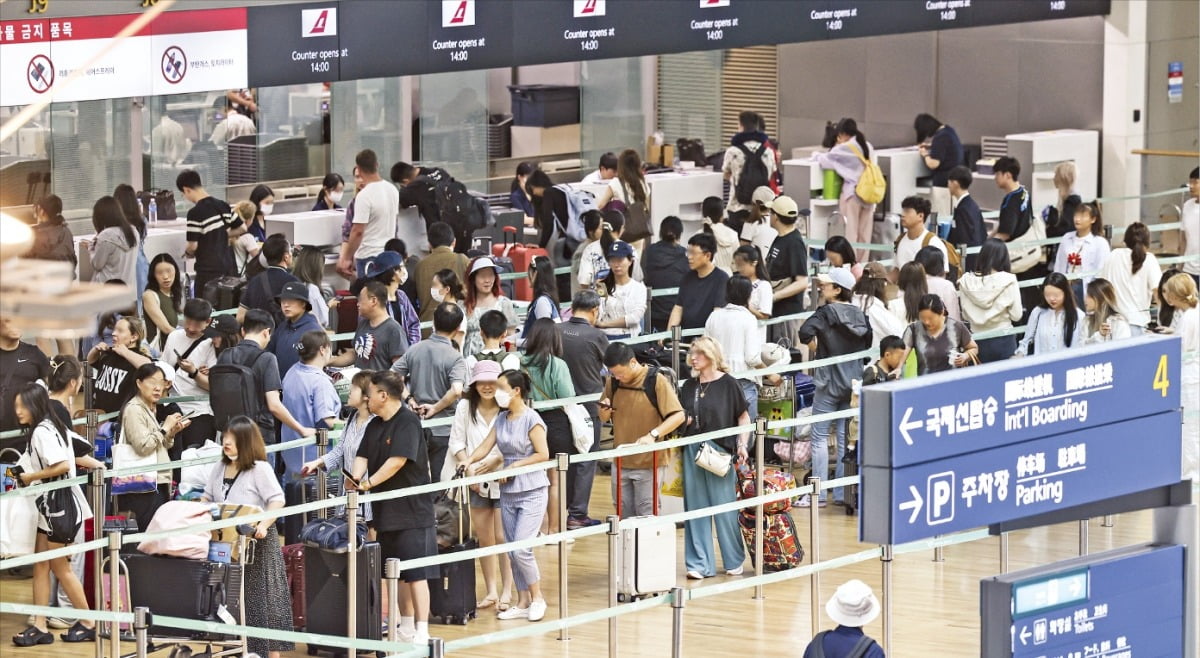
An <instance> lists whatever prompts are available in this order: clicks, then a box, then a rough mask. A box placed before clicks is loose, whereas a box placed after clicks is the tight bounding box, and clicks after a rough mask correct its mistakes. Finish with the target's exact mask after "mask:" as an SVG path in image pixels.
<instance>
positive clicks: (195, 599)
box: [124, 553, 242, 640]
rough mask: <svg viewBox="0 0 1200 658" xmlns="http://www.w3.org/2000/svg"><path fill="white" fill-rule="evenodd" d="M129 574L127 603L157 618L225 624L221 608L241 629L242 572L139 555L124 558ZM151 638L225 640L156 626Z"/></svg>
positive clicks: (204, 562) (233, 566)
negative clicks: (145, 608)
mask: <svg viewBox="0 0 1200 658" xmlns="http://www.w3.org/2000/svg"><path fill="white" fill-rule="evenodd" d="M124 560H125V564H126V566H127V567H128V568H129V600H130V602H131V603H132V604H133V606H134V607H138V606H145V607H147V608H149V609H150V610H151V612H153V613H154V615H155V619H157V618H158V617H159V616H170V617H183V618H185V619H196V620H200V621H214V622H220V623H224V622H223V621H222V620H221V619H220V618H219V617H218V616H217V611H218V610H219V609H220V607H221V606H222V605H224V606H225V608H226V609H227V610H228V611H229V614H231V615H233V618H234V620H235V621H237V622H238V623H241V619H242V617H241V594H242V566H241V565H240V564H226V563H223V562H209V561H207V560H187V559H184V558H178V557H166V556H161V555H145V554H142V553H137V554H133V555H127V556H125V557H124ZM150 635H152V636H157V637H181V638H189V639H197V640H222V639H227V638H229V637H231V636H229V635H220V634H217V635H210V634H205V633H198V632H195V631H189V630H184V629H180V628H171V627H169V626H163V625H160V624H155V625H153V626H151V627H150Z"/></svg>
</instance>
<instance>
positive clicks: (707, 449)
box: [692, 380, 733, 478]
mask: <svg viewBox="0 0 1200 658" xmlns="http://www.w3.org/2000/svg"><path fill="white" fill-rule="evenodd" d="M692 404H693V405H694V406H693V407H692V414H693V416H692V418H693V419H694V420H695V423H696V426H695V431H696V432H697V433H699V432H702V431H703V430H702V429H701V428H700V380H696V388H695V389H694V390H693V391H692ZM695 461H696V465H697V466H699V467H700V468H703V469H704V470H706V471H708V472H709V473H712V474H713V475H715V476H717V477H720V478H723V477H725V474H726V473H728V472H729V466H730V465H731V464H732V463H733V458H732V457H731V456H729V455H727V454H725V453H724V452H722V451H720V450H718V449H716V448H715V447H713V442H712V441H705V442H704V443H701V444H700V449H699V450H698V451H696V458H695Z"/></svg>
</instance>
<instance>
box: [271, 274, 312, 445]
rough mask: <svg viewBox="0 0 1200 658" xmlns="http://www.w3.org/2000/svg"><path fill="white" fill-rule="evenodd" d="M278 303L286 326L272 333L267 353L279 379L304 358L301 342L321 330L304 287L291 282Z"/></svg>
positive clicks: (285, 286)
mask: <svg viewBox="0 0 1200 658" xmlns="http://www.w3.org/2000/svg"><path fill="white" fill-rule="evenodd" d="M278 301H279V307H280V309H282V311H283V322H282V323H280V324H279V325H278V326H276V327H275V331H272V332H271V339H270V341H268V342H267V351H268V352H270V353H271V354H274V355H275V359H276V360H277V361H278V362H279V376H280V377H284V376H286V375H287V374H288V371H289V370H291V369H292V366H294V365H296V364H297V363H298V362H299V361H300V360H301V359H302V358H303V357H302V356H301V355H300V338H301V337H302V336H304V335H305V334H307V333H308V332H310V331H321V330H322V328H321V323H320V322H318V321H317V318H316V317H314V316H313V314H312V313H311V311H312V304H311V303H309V301H308V289H307V288H305V287H304V284H303V283H300V282H299V281H292V282H291V283H287V284H285V285H284V286H283V290H281V291H280V292H279V297H278ZM285 406H286V405H285ZM305 427H308V425H305Z"/></svg>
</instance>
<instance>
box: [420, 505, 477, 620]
mask: <svg viewBox="0 0 1200 658" xmlns="http://www.w3.org/2000/svg"><path fill="white" fill-rule="evenodd" d="M459 489H460V492H461V495H460V496H459V497H458V500H459V501H460V502H458V503H457V505H458V532H457V534H458V536H457V537H456V538H455V539H457V540H458V542H457V543H454V544H450V545H449V546H439V547H438V554H439V555H446V554H447V553H461V552H462V551H469V550H471V549H474V548H479V544H478V543H477V542H476V541H475V540H474V539H471V538H470V537H468V536H467V534H468V533H467V529H466V523H467V519H468V518H469V517H468V516H467V515H468V514H470V510H468V509H467V506H466V504H465V503H464V502H462V501H466V500H467V497H468V495H469V494H468V493H467V490H466V487H460V488H459ZM446 500H447V501H449V502H450V504H452V505H453V504H455V503H454V502H453V501H452V500H451V499H450V497H447V498H446ZM450 541H453V539H451V540H450ZM438 569H439V574H438V578H437V579H436V580H433V579H431V580H430V581H429V618H430V619H431V620H433V619H436V620H438V621H440V622H441V623H443V624H461V625H464V626H465V625H466V623H467V620H469V619H474V618H475V603H476V601H475V560H462V561H460V562H448V563H446V564H440V565H438Z"/></svg>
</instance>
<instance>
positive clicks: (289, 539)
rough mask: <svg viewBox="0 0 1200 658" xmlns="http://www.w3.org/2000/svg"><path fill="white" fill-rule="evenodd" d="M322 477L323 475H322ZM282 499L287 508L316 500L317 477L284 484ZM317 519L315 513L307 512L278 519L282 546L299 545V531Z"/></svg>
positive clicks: (311, 476)
mask: <svg viewBox="0 0 1200 658" xmlns="http://www.w3.org/2000/svg"><path fill="white" fill-rule="evenodd" d="M322 476H323V474H322ZM283 498H284V501H285V504H286V505H287V506H288V507H291V506H292V505H303V504H304V503H308V502H312V501H314V500H316V499H317V476H315V475H310V476H308V477H304V478H299V479H296V480H292V481H290V482H286V483H284V485H283ZM315 518H317V513H316V512H308V513H307V514H289V515H288V516H285V517H283V518H282V519H279V523H281V524H282V525H283V528H282V532H281V533H280V534H282V535H283V544H284V546H287V545H289V544H299V543H300V530H302V529H303V528H304V524H306V523H308V522H309V521H312V520H313V519H315Z"/></svg>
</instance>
